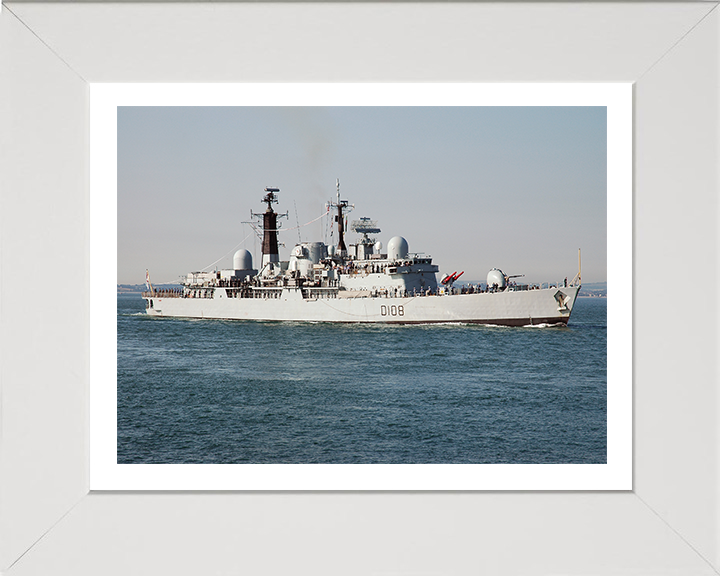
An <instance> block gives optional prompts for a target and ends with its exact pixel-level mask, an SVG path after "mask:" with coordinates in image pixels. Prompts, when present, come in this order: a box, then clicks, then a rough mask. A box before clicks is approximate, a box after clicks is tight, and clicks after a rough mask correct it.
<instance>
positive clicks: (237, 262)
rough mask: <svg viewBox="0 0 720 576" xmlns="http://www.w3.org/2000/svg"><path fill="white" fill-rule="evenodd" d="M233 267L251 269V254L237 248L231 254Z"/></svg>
mask: <svg viewBox="0 0 720 576" xmlns="http://www.w3.org/2000/svg"><path fill="white" fill-rule="evenodd" d="M233 269H235V270H252V254H250V252H249V251H248V250H238V251H237V252H235V255H234V256H233Z"/></svg>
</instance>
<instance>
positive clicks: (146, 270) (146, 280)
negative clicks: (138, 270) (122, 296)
mask: <svg viewBox="0 0 720 576" xmlns="http://www.w3.org/2000/svg"><path fill="white" fill-rule="evenodd" d="M145 287H146V288H147V289H148V290H150V271H149V270H148V269H147V268H146V269H145Z"/></svg>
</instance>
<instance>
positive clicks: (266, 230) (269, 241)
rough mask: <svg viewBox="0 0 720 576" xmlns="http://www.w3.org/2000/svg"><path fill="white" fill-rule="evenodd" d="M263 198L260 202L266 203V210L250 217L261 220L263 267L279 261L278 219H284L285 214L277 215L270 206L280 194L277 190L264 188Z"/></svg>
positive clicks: (275, 202)
mask: <svg viewBox="0 0 720 576" xmlns="http://www.w3.org/2000/svg"><path fill="white" fill-rule="evenodd" d="M265 192H266V194H265V196H264V197H263V199H262V201H263V202H265V203H267V209H266V210H265V212H264V213H262V214H253V213H252V212H251V215H252V216H257V217H260V216H262V219H263V242H262V262H261V266H263V267H264V266H265V265H266V264H268V263H270V262H279V261H280V251H279V250H278V239H277V233H278V223H277V219H278V218H285V217H287V214H278V213H277V212H275V210H273V207H272V205H273V204H277V201H278V197H277V193H278V192H280V189H279V188H265Z"/></svg>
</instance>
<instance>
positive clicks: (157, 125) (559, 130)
mask: <svg viewBox="0 0 720 576" xmlns="http://www.w3.org/2000/svg"><path fill="white" fill-rule="evenodd" d="M336 178H339V179H340V192H341V198H342V199H347V200H348V201H349V202H350V203H351V204H354V205H355V210H354V211H352V212H351V213H350V214H349V220H354V219H358V218H360V217H362V216H367V217H370V218H372V219H374V220H377V222H378V225H379V227H380V228H381V230H382V232H381V233H380V234H378V235H377V239H378V240H380V241H381V242H382V243H383V246H384V247H386V246H387V243H388V240H389V239H390V238H391V237H392V236H395V235H401V236H403V237H405V238H406V239H407V241H408V244H409V246H410V251H411V252H422V253H425V254H429V255H431V256H432V257H433V261H434V262H435V263H436V264H438V265H439V266H440V272H441V274H442V273H448V272H453V271H455V270H457V271H460V270H465V274H464V277H463V278H462V279H463V280H469V279H473V280H476V281H483V280H484V279H485V276H486V275H487V272H488V270H490V269H491V268H493V267H498V268H501V269H502V270H503V271H504V272H505V273H506V274H524V275H525V277H524V279H523V282H526V283H539V282H547V281H557V280H561V279H562V278H564V277H568V278H572V277H573V276H574V275H575V273H576V272H577V251H578V248H581V249H582V270H583V280H584V281H586V282H588V283H590V282H603V281H605V280H606V278H607V115H606V108H605V107H433V108H428V107H298V108H286V107H232V108H230V107H195V108H188V107H119V108H118V278H117V282H118V283H119V284H140V283H142V282H144V280H145V269H146V268H147V269H149V270H150V275H151V279H152V280H153V282H154V283H158V284H159V283H165V282H174V281H177V279H178V277H179V276H181V275H184V274H187V273H188V272H191V271H197V270H201V269H203V268H205V267H207V266H209V265H211V264H212V263H213V262H215V261H216V260H218V259H219V258H221V257H222V256H223V255H225V254H227V255H226V256H225V257H224V258H222V259H221V260H220V261H219V262H217V264H216V265H215V266H211V269H212V268H215V267H217V268H230V267H232V252H234V248H236V246H237V245H238V244H239V243H241V241H242V240H243V239H244V238H246V240H245V242H244V243H241V245H240V246H239V247H240V248H246V249H248V250H250V251H251V252H252V253H253V263H254V265H255V267H257V264H258V262H259V257H260V253H259V248H260V243H259V242H258V241H257V239H256V238H255V236H254V234H252V231H251V228H250V227H249V226H248V225H247V224H243V222H246V221H249V220H250V211H251V210H252V211H254V212H262V211H263V210H264V205H263V204H262V203H261V199H262V196H263V189H264V188H265V187H266V186H275V187H278V188H280V194H279V199H280V202H279V204H277V205H276V206H275V209H276V210H277V211H278V212H280V213H285V212H287V213H288V216H289V217H288V218H286V219H282V220H281V222H282V226H283V228H293V227H295V226H297V224H298V222H299V223H300V224H305V223H306V222H310V221H311V220H313V219H315V218H318V217H320V216H321V215H322V214H324V213H325V202H326V201H327V200H330V199H334V198H335V180H336ZM328 224H329V219H328V218H327V217H323V218H320V220H318V221H316V222H313V223H312V224H310V225H308V226H304V227H301V228H300V230H299V234H298V230H294V229H291V230H286V231H284V232H281V234H280V241H281V242H284V243H285V246H284V247H281V249H280V256H281V259H283V260H285V259H287V258H288V255H289V251H290V249H292V247H293V246H294V244H295V243H297V242H298V241H299V239H301V240H302V241H315V240H325V239H329V237H328V236H327V233H328ZM356 238H357V235H355V234H354V233H349V234H348V235H347V236H346V243H351V242H353V241H354V240H355V239H356ZM333 241H334V242H337V233H335V234H334V235H333Z"/></svg>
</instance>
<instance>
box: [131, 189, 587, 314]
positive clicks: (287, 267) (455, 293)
mask: <svg viewBox="0 0 720 576" xmlns="http://www.w3.org/2000/svg"><path fill="white" fill-rule="evenodd" d="M337 188H338V190H337V201H335V202H328V203H327V211H328V212H329V213H330V214H331V215H333V213H334V216H335V218H334V221H335V224H336V228H334V229H333V231H335V229H336V230H337V243H336V244H335V243H332V244H330V245H328V244H326V243H324V242H304V243H299V244H297V245H295V247H294V248H293V249H292V251H291V253H290V259H289V260H287V261H281V260H280V256H279V250H278V231H279V226H278V218H280V217H283V216H287V214H284V215H283V214H278V213H277V212H275V210H274V209H273V204H276V203H277V202H278V192H279V189H278V188H265V195H264V197H263V199H262V201H263V202H264V203H265V204H266V205H267V208H266V210H265V211H264V212H262V213H259V214H253V213H252V212H251V215H252V216H255V217H258V218H259V219H260V220H261V221H262V227H261V228H260V226H259V224H260V222H259V221H258V227H257V230H258V233H259V234H261V236H262V261H261V262H260V266H259V268H258V269H255V268H253V262H252V255H251V254H250V252H248V251H247V250H238V251H237V252H236V253H235V254H234V256H233V268H232V269H227V270H214V271H212V272H192V273H190V274H187V275H186V276H183V277H182V280H181V287H180V288H179V289H170V290H156V289H155V288H154V287H153V286H152V284H151V283H150V281H149V275H148V276H147V277H146V284H147V288H148V289H147V291H146V292H143V295H142V296H143V298H144V299H145V304H146V311H147V314H149V315H152V316H173V317H186V318H219V319H237V320H264V321H300V322H363V323H396V324H425V323H474V324H490V325H500V326H530V325H558V324H559V325H566V324H567V323H568V320H569V319H570V314H571V312H572V309H573V305H574V304H575V300H576V298H577V295H578V292H579V290H580V271H579V270H578V274H577V275H576V276H575V278H574V279H573V280H572V281H571V282H569V283H568V282H567V279H565V280H564V281H562V282H558V283H556V284H554V285H550V284H549V285H548V286H546V287H545V285H539V286H538V285H527V284H520V283H518V282H517V281H515V280H514V279H515V278H519V277H521V276H507V275H506V274H504V273H503V272H502V270H500V269H498V268H493V269H492V270H490V272H489V273H488V275H487V282H486V284H485V285H484V286H483V285H479V284H478V285H475V286H473V285H469V286H467V285H465V286H462V287H460V286H455V285H454V284H455V281H456V280H458V278H459V277H460V276H461V275H462V272H460V273H458V272H454V273H453V274H448V275H445V276H444V277H442V278H441V279H440V281H439V282H438V279H437V277H436V274H438V272H439V268H438V266H437V265H436V264H433V261H432V258H431V257H429V256H426V255H424V254H416V253H411V252H410V251H409V247H408V243H407V241H406V240H405V239H404V238H403V237H401V236H394V237H393V238H391V239H390V241H389V242H388V244H387V249H386V251H385V252H384V253H383V250H382V249H383V246H382V243H381V242H378V241H376V240H375V239H374V238H371V236H372V235H374V234H378V233H379V232H380V229H379V228H378V227H377V223H376V222H375V221H372V220H370V219H369V218H360V219H359V220H355V221H352V222H351V225H350V229H351V230H352V231H354V232H356V233H357V234H359V235H360V238H359V239H358V240H357V241H356V242H355V243H354V244H349V245H346V244H345V227H346V215H347V213H348V212H349V211H350V210H351V209H352V208H353V206H352V205H351V204H349V203H348V201H347V200H340V187H339V182H338V186H337Z"/></svg>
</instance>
